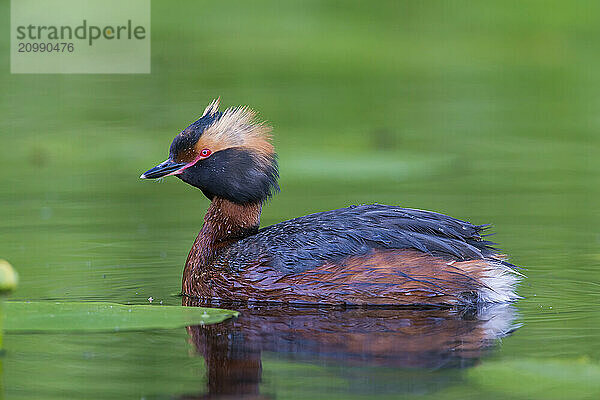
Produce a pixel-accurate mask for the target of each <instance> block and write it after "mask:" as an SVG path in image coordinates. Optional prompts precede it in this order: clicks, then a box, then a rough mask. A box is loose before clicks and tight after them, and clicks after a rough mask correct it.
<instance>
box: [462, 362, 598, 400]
mask: <svg viewBox="0 0 600 400" xmlns="http://www.w3.org/2000/svg"><path fill="white" fill-rule="evenodd" d="M469 378H470V379H471V380H473V381H474V382H475V383H476V384H477V385H478V386H479V387H481V388H482V389H484V390H486V391H490V392H493V393H498V394H502V396H500V397H503V396H506V397H511V398H512V397H518V398H526V399H544V400H548V399H597V398H600V365H598V364H597V363H594V362H592V361H590V360H589V359H586V358H582V359H580V360H552V359H550V360H529V359H516V360H507V361H496V362H486V363H483V364H482V365H481V366H479V367H477V368H473V369H472V370H470V371H469Z"/></svg>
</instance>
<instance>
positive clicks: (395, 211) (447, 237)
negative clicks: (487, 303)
mask: <svg viewBox="0 0 600 400" xmlns="http://www.w3.org/2000/svg"><path fill="white" fill-rule="evenodd" d="M486 227H487V226H486V225H473V224H471V223H469V222H466V221H461V220H458V219H455V218H452V217H449V216H447V215H443V214H438V213H434V212H430V211H423V210H414V209H408V208H400V207H393V206H385V205H379V204H369V205H361V206H351V207H348V208H342V209H338V210H332V211H325V212H321V213H316V214H310V215H306V216H303V217H299V218H295V219H292V220H289V221H284V222H281V223H279V224H275V225H271V226H268V227H265V228H262V229H260V230H259V231H258V233H257V234H255V235H252V236H249V237H247V238H244V239H242V240H240V241H238V242H236V243H235V244H233V245H232V246H231V247H230V248H228V249H227V250H226V252H225V254H223V257H225V258H226V259H227V260H228V264H229V265H230V266H231V267H233V268H236V269H237V268H243V267H244V266H245V265H247V264H248V263H253V262H254V263H255V262H257V260H264V259H265V258H267V259H268V260H269V263H270V264H271V265H272V266H273V267H275V268H277V269H279V270H282V271H284V272H301V271H304V270H307V269H310V268H314V267H316V266H319V265H322V264H323V263H325V262H327V261H336V260H340V259H343V258H345V257H348V256H351V255H361V254H365V253H366V252H368V251H369V250H371V249H411V248H412V249H416V250H419V251H422V252H425V253H429V254H433V255H437V256H441V257H448V258H451V259H456V260H472V259H477V258H484V257H490V256H493V255H494V254H495V249H494V248H493V247H491V246H492V245H493V243H491V242H489V241H486V240H484V239H483V238H482V236H481V232H482V231H483V230H484V229H485V228H486Z"/></svg>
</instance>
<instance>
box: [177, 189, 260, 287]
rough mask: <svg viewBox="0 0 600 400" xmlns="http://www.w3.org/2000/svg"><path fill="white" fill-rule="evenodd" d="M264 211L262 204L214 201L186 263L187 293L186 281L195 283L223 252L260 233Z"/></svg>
mask: <svg viewBox="0 0 600 400" xmlns="http://www.w3.org/2000/svg"><path fill="white" fill-rule="evenodd" d="M261 211H262V203H260V202H258V203H251V204H236V203H233V202H231V201H229V200H225V199H223V198H220V197H215V198H213V200H212V202H211V203H210V206H209V207H208V210H207V211H206V214H205V215H204V224H203V225H202V229H201V230H200V233H198V236H197V237H196V240H195V241H194V245H193V246H192V249H191V250H190V253H189V255H188V258H187V261H186V263H185V269H184V272H183V281H184V293H186V291H185V282H186V280H190V279H192V280H193V275H195V274H198V273H200V272H202V271H204V270H206V269H207V268H210V266H211V263H212V261H213V260H214V258H215V257H216V256H217V254H218V253H219V251H220V250H221V249H223V248H225V247H227V246H229V245H230V244H232V243H233V242H236V241H238V240H240V239H243V238H245V237H246V236H249V235H253V234H255V233H256V232H257V231H258V227H259V225H260V213H261Z"/></svg>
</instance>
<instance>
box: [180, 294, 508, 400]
mask: <svg viewBox="0 0 600 400" xmlns="http://www.w3.org/2000/svg"><path fill="white" fill-rule="evenodd" d="M184 304H185V305H189V306H198V305H201V304H198V303H196V302H194V301H193V300H191V299H184ZM230 308H231V306H230ZM234 309H237V310H238V311H240V312H241V315H240V316H239V317H238V318H235V319H231V320H229V321H225V322H224V323H221V324H216V325H211V326H192V327H188V328H187V329H188V333H189V335H190V340H191V342H192V343H193V344H194V346H195V347H196V350H197V351H198V353H199V354H200V355H202V356H203V357H204V358H205V362H206V367H207V385H208V388H207V389H208V393H207V394H205V395H201V396H187V397H184V398H221V397H229V396H233V397H236V396H241V395H244V396H250V397H254V396H256V398H267V397H265V396H261V395H260V393H259V384H260V383H261V376H262V364H261V354H262V353H263V352H272V353H276V354H277V355H280V356H283V357H286V356H287V357H288V358H293V359H294V360H295V361H300V360H302V361H310V362H319V363H321V364H322V363H323V362H328V363H332V364H334V365H343V366H344V367H357V366H361V367H362V366H364V367H394V368H426V369H440V368H464V367H469V366H472V365H474V364H475V363H476V362H477V360H478V359H479V358H480V357H481V356H482V355H483V354H484V353H485V352H486V350H489V349H490V347H492V346H493V345H494V344H496V343H497V341H498V339H499V338H502V337H504V336H506V335H508V334H510V333H511V332H512V331H513V330H514V329H515V328H516V327H517V325H515V323H514V320H515V317H516V312H515V309H514V308H513V307H512V306H510V305H493V306H488V307H486V308H480V309H478V310H452V309H428V310H427V309H425V310H424V309H398V308H396V309H383V308H375V309H341V308H307V307H302V308H299V307H291V306H281V305H279V306H257V307H244V308H240V307H234Z"/></svg>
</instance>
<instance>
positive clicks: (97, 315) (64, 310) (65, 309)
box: [4, 301, 238, 332]
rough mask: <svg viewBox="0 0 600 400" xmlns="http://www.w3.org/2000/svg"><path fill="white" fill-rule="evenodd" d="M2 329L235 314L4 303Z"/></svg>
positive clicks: (156, 325)
mask: <svg viewBox="0 0 600 400" xmlns="http://www.w3.org/2000/svg"><path fill="white" fill-rule="evenodd" d="M4 314H5V321H4V331H5V332H56V331H62V332H67V331H68V332H84V331H85V332H90V331H97V332H107V331H132V330H144V329H169V328H178V327H181V326H188V325H204V324H215V323H218V322H221V321H224V320H226V319H228V318H231V317H235V316H237V315H238V312H236V311H230V310H223V309H219V308H201V307H182V306H151V305H129V306H128V305H122V304H113V303H96V302H93V303H92V302H88V303H81V302H79V303H76V302H73V303H61V302H17V301H9V302H6V303H4Z"/></svg>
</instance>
